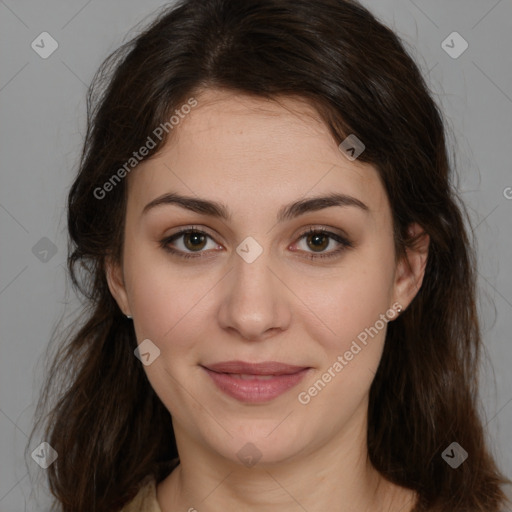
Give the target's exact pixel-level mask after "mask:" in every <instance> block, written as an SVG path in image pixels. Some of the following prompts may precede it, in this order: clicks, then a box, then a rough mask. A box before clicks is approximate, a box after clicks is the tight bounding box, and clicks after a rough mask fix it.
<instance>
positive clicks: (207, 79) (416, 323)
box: [33, 0, 512, 512]
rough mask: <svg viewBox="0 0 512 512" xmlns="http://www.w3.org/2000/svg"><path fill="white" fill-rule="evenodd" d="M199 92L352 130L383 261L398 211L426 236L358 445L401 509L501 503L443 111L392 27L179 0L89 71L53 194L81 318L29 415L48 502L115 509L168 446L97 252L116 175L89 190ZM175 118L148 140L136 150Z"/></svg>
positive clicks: (315, 13) (116, 225) (259, 1)
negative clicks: (389, 224) (450, 458)
mask: <svg viewBox="0 0 512 512" xmlns="http://www.w3.org/2000/svg"><path fill="white" fill-rule="evenodd" d="M213 88H215V89H222V90H226V91H231V92H232V93H233V94H245V95H251V96H253V97H257V98H262V99H267V100H274V101H278V100H279V99H280V98H283V97H284V98H286V97H295V98H300V99H303V100H306V101H307V102H308V104H309V105H311V106H312V107H313V108H314V109H315V110H316V112H318V114H319V116H320V118H321V119H322V121H323V122H325V124H326V126H327V127H328V128H329V132H330V133H331V134H332V136H333V137H334V139H335V140H336V142H337V143H340V142H341V141H343V140H344V139H345V138H346V137H347V136H348V135H350V134H354V135H356V136H357V137H358V138H359V139H360V140H361V141H363V142H364V144H365V146H366V149H365V151H364V152H363V153H362V154H361V155H360V156H359V158H358V160H359V161H361V162H365V163H369V164H372V165H374V166H375V167H376V169H377V170H378V172H379V175H380V178H381V180H382V183H383V185H384V188H385V190H386V193H387V195H388V198H389V202H390V205H391V210H392V219H393V228H394V238H395V247H396V254H397V257H401V256H403V255H404V254H405V250H406V249H407V248H411V247H414V244H415V243H417V241H418V240H417V238H410V236H409V234H408V232H407V227H408V226H409V225H410V223H413V222H416V223H418V224H419V225H420V226H421V227H422V228H423V229H424V231H425V232H426V233H427V234H428V235H429V237H430V245H429V253H428V258H427V263H426V268H425V275H424V280H423V284H422V286H421V288H420V290H419V291H418V293H417V295H416V296H415V298H414V300H413V301H412V302H411V304H410V305H409V307H408V308H407V309H406V311H404V312H403V313H402V315H401V316H400V317H398V318H397V320H396V321H394V322H391V323H390V324H389V325H388V332H387V336H386V340H385V346H384V351H383V354H382V358H381V361H380V365H379V368H378V371H377V374H376V376H375V378H374V381H373V383H372V385H371V388H370V395H369V409H368V434H367V442H368V456H369V458H370V461H371V463H372V464H373V466H374V467H375V468H376V469H377V471H379V473H380V474H381V475H383V476H384V477H385V478H386V479H388V480H389V481H391V482H393V483H395V484H397V485H400V486H403V487H406V488H409V489H413V490H415V491H416V492H417V493H418V496H419V501H418V504H417V506H416V507H415V509H414V510H415V512H421V511H450V512H462V511H464V512H468V511H475V512H476V511H478V512H497V511H499V510H500V506H501V505H503V504H504V503H509V502H508V501H506V500H507V499H506V496H505V494H504V492H503V490H502V489H501V486H502V485H504V484H506V483H512V482H510V480H508V479H506V478H505V477H504V476H503V475H502V474H501V473H500V471H499V469H498V467H497V464H496V462H495V461H494V459H493V456H492V455H491V453H490V450H489V448H488V446H487V444H486V438H485V433H484V427H483V423H482V420H481V418H480V416H479V414H480V413H479V411H478V407H479V405H480V404H479V402H478V374H479V360H480V352H481V348H482V347H481V334H480V327H479V321H478V315H477V307H476V278H475V275H476V257H475V248H474V247H473V240H472V239H471V238H470V234H471V235H472V230H470V229H469V228H468V227H466V225H465V222H466V221H467V222H468V223H469V219H468V215H467V213H466V210H465V207H464V205H463V203H462V201H461V200H460V199H459V197H458V195H457V191H456V187H455V185H454V183H453V179H452V178H453V170H452V165H451V163H450V161H449V157H448V152H447V143H446V135H445V126H444V122H443V119H442V114H441V112H440V109H439V108H438V107H437V105H436V104H435V102H434V100H433V98H432V95H431V94H430V92H429V89H428V86H427V85H426V83H425V81H424V78H423V77H422V74H421V72H420V70H419V68H418V66H417V64H415V62H414V60H413V58H412V57H411V56H410V55H409V54H408V52H407V50H406V49H405V47H404V43H402V42H401V40H400V39H399V37H398V36H397V35H396V34H395V33H394V32H393V31H392V30H390V29H389V28H387V27H386V26H384V25H383V24H382V23H381V22H379V21H378V20H377V19H376V18H375V17H374V15H372V14H371V13H370V12H369V11H368V10H367V9H366V8H364V7H363V6H361V5H360V4H358V3H357V2H355V1H343V0H243V1H241V0H181V1H179V2H178V3H176V4H172V5H170V6H165V9H164V10H162V11H160V12H159V13H158V15H157V16H156V18H155V19H154V20H153V21H152V23H151V24H150V25H149V27H146V28H145V29H144V30H143V31H142V32H140V33H139V34H138V35H137V36H136V37H134V38H133V39H131V40H129V41H128V42H126V43H124V44H123V45H122V46H121V47H120V48H119V49H118V50H116V51H115V52H113V53H112V54H111V55H110V56H109V57H108V58H107V59H106V60H105V61H104V62H103V64H102V65H101V67H100V68H99V70H98V72H97V73H96V75H95V77H94V80H93V82H92V84H91V87H90V88H89V92H88V96H87V113H88V122H87V132H86V135H85V141H84V146H83V150H82V154H81V158H80V163H79V169H78V173H77V176H76V177H75V179H74V182H73V183H72V186H71V188H70V191H69V196H68V204H67V206H68V230H69V237H70V241H69V248H68V249H69V253H68V272H69V275H70V277H71V280H72V284H73V287H74V288H75V289H76V290H77V291H78V292H79V293H80V294H82V297H83V304H84V308H83V314H82V316H81V320H79V321H77V323H76V324H74V325H73V326H70V328H71V327H72V330H71V331H70V333H69V335H66V336H67V337H66V339H65V343H63V344H62V346H61V347H60V348H59V350H58V352H57V353H56V354H55V356H54V357H53V358H52V361H51V367H50V369H49V371H48V377H47V378H46V379H45V382H44V387H43V390H42V392H41V395H40V399H39V402H38V407H37V415H36V419H37V421H36V427H34V431H35V429H36V428H37V427H38V426H39V424H43V425H44V427H45V430H44V433H45V436H46V441H47V442H48V443H49V444H50V445H51V446H52V447H53V448H54V449H55V450H56V451H57V453H59V454H61V456H59V457H58V459H57V460H56V461H55V462H54V463H53V464H52V465H51V466H50V467H49V468H48V469H47V477H48V481H49V487H50V490H51V493H52V495H53V496H54V497H55V498H56V502H57V503H58V504H59V506H60V508H59V510H62V511H64V512H90V511H91V510H94V511H95V512H103V511H105V512H107V511H109V512H112V511H115V510H119V509H121V508H122V506H123V505H124V504H126V503H127V502H129V501H130V500H131V499H133V497H134V496H135V495H136V493H137V491H138V489H139V485H140V482H141V481H142V480H144V479H145V478H146V477H148V476H153V477H154V478H155V479H156V480H157V481H158V482H159V481H161V480H162V479H163V478H164V477H165V476H166V475H167V473H165V471H166V470H168V467H169V466H167V465H166V463H167V462H168V461H169V460H171V459H173V458H175V457H177V456H178V452H177V448H176V440H175V437H174V432H173V428H172V422H171V415H170V413H169V412H168V410H167V409H166V408H165V407H164V405H163V404H162V402H161V401H160V399H159V398H158V396H157V395H156V393H155V392H154V390H153V389H152V387H151V385H150V383H149V381H148V379H147V377H146V374H145V372H144V369H143V367H142V365H141V364H140V362H139V361H138V360H137V358H136V357H134V355H133V351H134V349H135V348H136V347H137V340H136V338H135V333H134V329H133V324H132V322H131V321H130V320H127V319H126V318H125V316H124V315H123V313H122V312H121V310H120V309H119V307H118V305H117V303H116V301H115V300H114V298H113V297H112V295H111V293H110V291H109V288H108V285H107V281H106V261H107V258H112V260H113V261H115V262H120V261H121V257H122V253H123V234H124V220H125V213H126V202H127V179H128V178H127V179H120V180H117V181H118V182H116V183H115V186H112V187H110V189H111V190H109V193H108V197H107V198H106V199H100V198H98V197H97V196H98V193H97V190H98V187H103V186H104V184H105V183H106V182H108V181H109V180H111V178H112V176H113V175H114V174H115V173H116V172H118V170H119V169H120V168H121V167H122V166H123V165H126V162H127V161H129V159H130V158H132V157H133V152H134V151H136V150H137V149H139V148H141V147H142V146H144V145H145V144H146V142H147V140H148V136H150V135H151V134H152V133H154V130H155V128H156V127H158V126H161V125H165V123H167V127H168V120H169V117H170V115H171V114H172V112H173V111H175V109H177V108H179V107H180V106H181V105H184V104H186V103H187V102H189V101H190V98H193V97H194V96H195V95H198V94H199V93H200V92H201V91H204V90H207V89H213ZM177 130H179V127H177V128H175V129H174V130H173V131H171V130H169V129H167V130H166V133H165V135H164V136H163V137H162V138H161V139H158V138H157V137H153V142H154V147H153V148H152V149H151V150H150V151H149V153H148V154H147V156H146V157H145V158H143V160H146V159H148V158H151V157H152V156H154V155H155V154H156V153H157V152H158V151H159V150H160V149H161V148H162V147H163V145H164V144H165V142H166V140H168V139H169V137H171V136H172V134H173V133H174V131H177ZM156 139H158V140H156ZM124 168H125V169H126V167H124ZM118 176H120V174H119V172H118ZM95 191H96V193H95ZM55 390H56V391H57V397H56V399H55V402H54V403H51V401H50V396H51V395H52V392H53V391H55ZM48 405H51V408H50V409H49V412H48V414H47V415H43V412H42V411H43V410H45V409H46V408H47V407H48ZM34 431H33V432H34ZM455 441H456V442H457V443H459V444H460V445H461V446H462V447H463V448H464V449H465V450H466V452H467V453H468V454H469V458H468V460H467V461H465V462H464V463H463V464H462V465H460V466H459V467H458V468H457V469H453V468H452V467H450V466H449V465H448V464H447V463H446V462H445V460H443V457H442V453H443V451H444V450H445V449H446V448H447V447H448V446H449V445H451V444H452V443H453V442H455Z"/></svg>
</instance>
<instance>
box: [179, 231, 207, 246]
mask: <svg viewBox="0 0 512 512" xmlns="http://www.w3.org/2000/svg"><path fill="white" fill-rule="evenodd" d="M183 243H184V245H185V247H186V248H187V249H189V250H191V251H200V250H201V249H203V248H204V246H205V245H206V236H205V235H204V234H203V233H199V232H196V231H190V232H187V233H185V234H184V235H183Z"/></svg>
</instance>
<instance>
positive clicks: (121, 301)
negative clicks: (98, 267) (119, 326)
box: [105, 259, 130, 315]
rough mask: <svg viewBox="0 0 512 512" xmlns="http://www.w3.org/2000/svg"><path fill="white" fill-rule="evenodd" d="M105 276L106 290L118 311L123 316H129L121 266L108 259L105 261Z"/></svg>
mask: <svg viewBox="0 0 512 512" xmlns="http://www.w3.org/2000/svg"><path fill="white" fill-rule="evenodd" d="M105 276H106V279H107V284H108V288H109V290H110V293H111V294H112V296H113V297H114V299H115V301H116V302H117V305H118V306H119V309H120V310H121V311H122V312H123V313H124V314H125V315H129V314H130V308H129V306H128V295H127V293H126V285H125V282H124V276H123V269H122V268H121V265H119V264H118V263H115V262H113V261H111V260H109V259H106V260H105Z"/></svg>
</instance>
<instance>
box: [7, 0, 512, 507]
mask: <svg viewBox="0 0 512 512" xmlns="http://www.w3.org/2000/svg"><path fill="white" fill-rule="evenodd" d="M363 3H364V4H365V5H366V6H367V7H369V8H370V10H371V11H373V12H374V13H375V14H376V15H377V16H378V17H379V18H380V19H381V20H382V21H384V22H385V23H386V24H388V25H389V26H391V27H392V28H393V29H394V30H395V31H397V32H398V34H399V35H400V36H401V37H402V39H403V40H404V41H405V42H406V44H407V45H408V47H409V49H410V51H411V52H412V53H413V55H414V56H415V58H416V60H417V62H418V63H419V65H420V67H421V69H422V70H423V72H424V74H425V76H427V78H428V82H429V84H430V87H431V89H432V91H433V92H434V95H435V97H436V99H437V101H438V103H439V104H440V105H441V106H442V108H443V110H444V112H445V115H446V118H447V121H448V127H449V129H450V130H451V135H450V139H449V140H450V145H451V149H452V151H453V152H455V153H456V155H457V157H456V164H457V170H458V173H459V179H460V181H459V185H460V190H461V193H462V197H463V198H464V200H465V201H466V204H467V205H468V207H469V211H470V214H471V218H472V220H473V223H474V226H476V230H475V233H476V238H477V240H478V247H479V265H480V266H479V288H480V289H479V292H480V294H479V306H480V310H481V314H482V326H483V334H484V341H485V354H484V355H485V356H486V359H485V360H484V364H483V366H482V372H483V373H482V389H481V395H482V401H483V405H484V409H485V411H484V413H485V420H484V422H485V423H486V429H487V432H488V436H489V439H490V442H491V446H492V449H493V452H494V454H495V456H496V458H497V461H498V463H499V464H500V466H501V468H502V469H503V471H504V472H505V474H506V475H507V476H508V477H509V478H510V477H511V476H512V443H510V438H511V436H512V403H511V402H512V372H511V371H510V363H511V361H512V343H511V342H510V330H511V321H510V319H511V317H512V272H511V271H510V266H509V264H510V261H511V260H512V240H511V232H512V229H511V222H510V217H511V215H512V188H508V187H512V172H511V171H512V159H511V156H512V152H511V146H512V80H511V78H512V71H511V70H512V52H511V51H510V50H511V48H512V1H511V0H500V1H497V0H492V1H491V0H471V1H469V0H449V1H447V0H414V1H412V0H378V1H376V0H372V1H369V0H366V1H364V2H363ZM162 5H164V2H162V1H158V0H146V1H144V2H141V1H139V2H137V1H134V0H130V1H127V0H124V1H122V2H121V1H120V0H107V1H99V0H89V1H87V0H80V1H79V0H73V1H69V0H67V1H64V0H60V1H59V0H47V1H44V2H41V1H36V0H0V49H1V50H0V51H1V57H0V115H1V119H2V122H1V124H0V145H1V146H0V148H1V149H0V151H1V155H2V159H1V165H2V170H1V174H0V176H1V187H0V228H1V241H2V242H1V248H2V254H1V260H0V262H1V264H0V315H1V318H0V326H1V357H0V376H1V377H0V512H14V511H32V510H34V511H35V510H38V511H41V510H44V509H45V505H44V504H45V503H47V498H45V495H46V493H47V491H46V490H45V488H44V485H43V483H41V482H44V470H43V469H41V468H40V467H39V466H38V465H37V464H35V462H34V461H33V460H32V459H31V457H30V452H31V451H32V450H33V449H34V448H36V446H37V445H38V444H39V443H40V442H41V441H43V439H36V440H34V443H33V445H32V446H30V447H29V448H30V450H29V455H28V456H27V458H26V459H25V456H24V449H25V446H26V444H27V435H28V433H29V432H30V429H31V417H32V415H33V412H34V404H35V400H36V399H37V393H38V391H39V389H40V385H41V382H42V377H43V373H44V368H43V366H42V359H41V356H42V354H43V351H44V350H45V348H46V346H47V344H48V341H49V338H50V335H51V332H52V329H53V328H54V326H55V325H56V324H57V322H58V321H59V318H60V316H61V315H62V314H63V313H66V314H70V315H72V314H73V312H74V311H76V308H77V306H78V305H79V302H78V301H77V299H76V297H75V296H74V294H73V292H72V291H71V290H70V287H69V284H68V283H67V279H66V275H65V260H66V236H67V235H66V221H65V200H66V193H67V190H68V187H69V186H70V183H71V181H72V178H73V174H74V172H75V170H76V165H77V162H78V156H79V151H80V148H81V144H82V138H83V135H84V133H85V93H86V87H87V85H88V84H89V83H90V81H91V79H92V77H93V74H94V72H95V71H96V69H97V67H98V66H99V65H100V63H101V61H102V60H103V59H104V58H105V57H106V56H107V55H108V54H109V53H110V52H111V51H112V50H114V49H115V48H116V47H118V46H119V45H120V44H121V42H122V41H123V40H125V39H127V38H130V37H131V36H133V35H135V34H136V33H137V29H136V30H132V29H133V27H134V26H135V25H136V24H137V23H139V22H140V21H142V20H143V19H144V18H146V20H149V19H151V15H152V13H153V11H154V10H155V9H157V8H159V7H161V6H162ZM45 31H46V32H49V33H50V34H51V36H52V37H53V38H54V39H55V40H56V41H57V42H58V45H59V46H58V49H57V50H56V51H55V52H54V53H53V54H52V55H51V56H50V57H48V58H47V59H43V58H41V57H40V56H39V55H38V54H37V53H36V52H35V51H34V50H33V49H32V48H31V43H32V41H34V40H35V39H36V37H37V36H39V34H41V33H42V32H45ZM454 31H456V32H458V33H459V34H460V35H461V36H462V37H463V38H464V39H465V40H466V41H467V43H468V44H469V47H468V49H467V50H466V51H465V52H464V53H463V54H462V55H460V56H459V57H458V58H456V59H454V58H452V57H450V56H449V55H448V54H447V53H446V51H445V50H444V49H443V47H442V42H443V41H444V40H445V39H446V38H447V36H448V35H449V34H451V33H452V32H454ZM448 41H449V42H448V44H450V45H452V43H451V41H450V39H448ZM453 45H454V46H455V50H457V49H458V48H460V44H459V42H457V41H456V42H454V43H453ZM45 237H46V238H47V239H48V240H46V239H44V240H43V241H41V239H43V238H45ZM36 244H38V245H36ZM34 246H35V249H33V248H34ZM52 249H54V250H56V253H55V254H53V253H52ZM44 250H47V251H49V252H47V253H44ZM45 260H47V261H45ZM433 321H435V319H433ZM494 379H495V380H494ZM495 383H496V386H495V385H494V384H495ZM27 467H28V468H29V470H30V471H27ZM36 500H38V502H37V503H38V504H37V505H36ZM45 500H46V501H45Z"/></svg>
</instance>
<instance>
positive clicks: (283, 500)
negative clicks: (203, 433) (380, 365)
mask: <svg viewBox="0 0 512 512" xmlns="http://www.w3.org/2000/svg"><path fill="white" fill-rule="evenodd" d="M174 430H175V434H176V439H177V441H178V440H179V441H178V451H179V453H180V465H179V466H178V467H177V468H176V469H175V470H174V471H173V472H172V473H171V474H170V475H169V476H168V477H167V478H166V479H165V480H164V481H162V482H161V483H160V484H159V486H158V487H157V498H158V502H159V504H160V508H161V509H162V512H175V511H190V512H194V510H196V511H198V512H213V511H218V510H226V511H231V510H251V511H254V512H270V511H275V510H279V511H280V512H292V511H293V512H296V511H297V510H308V511H311V512H313V511H317V510H336V511H338V512H355V511H357V512H370V511H371V512H380V511H383V512H384V511H385V512H395V511H396V512H398V511H400V512H410V511H411V510H412V507H413V502H414V500H415V495H414V493H413V492H412V491H410V490H408V489H403V488H401V487H398V486H396V485H394V484H392V483H391V482H389V481H387V480H385V479H384V478H383V477H382V476H381V475H380V474H379V473H378V472H377V471H376V470H375V468H374V467H373V466H372V465H371V463H370V462H369V459H368V457H367V449H366V424H365V422H364V421H363V422H362V423H361V422H359V425H357V422H354V423H353V426H352V427H351V428H347V430H345V431H344V432H343V433H342V434H341V435H340V436H339V438H337V439H330V440H329V442H326V443H324V444H323V445H321V446H315V447H312V448H311V451H310V452H308V453H301V454H297V455H295V456H293V457H290V458H289V459H287V460H286V461H280V462H278V463H277V462H276V463H262V462H261V463H260V462H259V463H257V464H256V465H255V466H253V467H250V468H249V467H245V466H243V465H241V464H240V462H237V461H234V460H230V459H226V458H224V457H221V456H219V454H218V453H215V452H211V451H208V450H206V449H204V445H199V444H198V443H197V442H194V440H192V439H190V438H189V437H188V435H187V432H186V431H185V430H183V429H180V426H179V425H174ZM180 441H181V442H180Z"/></svg>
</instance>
